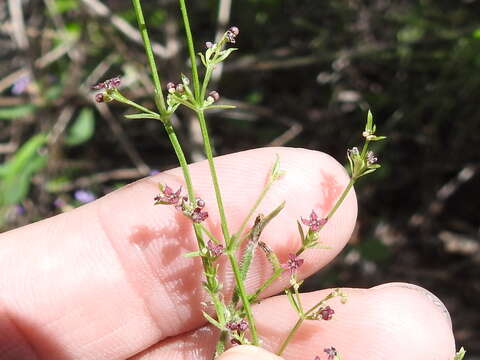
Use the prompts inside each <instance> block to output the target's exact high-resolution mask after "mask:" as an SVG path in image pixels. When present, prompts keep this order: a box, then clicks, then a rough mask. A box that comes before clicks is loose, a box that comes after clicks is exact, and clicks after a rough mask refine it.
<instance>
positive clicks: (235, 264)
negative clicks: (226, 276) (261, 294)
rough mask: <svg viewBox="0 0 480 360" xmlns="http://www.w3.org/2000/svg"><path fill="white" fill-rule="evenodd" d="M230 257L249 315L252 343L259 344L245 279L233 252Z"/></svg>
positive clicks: (239, 290) (244, 306)
mask: <svg viewBox="0 0 480 360" xmlns="http://www.w3.org/2000/svg"><path fill="white" fill-rule="evenodd" d="M228 258H229V260H230V264H231V265H232V270H233V273H234V275H235V282H236V283H237V288H238V295H239V296H240V299H241V300H242V304H243V308H244V309H245V313H246V315H247V321H248V326H249V329H250V334H251V335H252V343H253V345H257V346H258V344H259V342H258V334H257V328H256V326H255V320H254V319H253V313H252V308H251V306H250V302H249V299H248V295H247V291H246V289H245V284H244V283H243V280H242V278H241V275H240V269H239V267H238V262H237V259H236V258H235V256H234V255H233V254H232V253H229V254H228Z"/></svg>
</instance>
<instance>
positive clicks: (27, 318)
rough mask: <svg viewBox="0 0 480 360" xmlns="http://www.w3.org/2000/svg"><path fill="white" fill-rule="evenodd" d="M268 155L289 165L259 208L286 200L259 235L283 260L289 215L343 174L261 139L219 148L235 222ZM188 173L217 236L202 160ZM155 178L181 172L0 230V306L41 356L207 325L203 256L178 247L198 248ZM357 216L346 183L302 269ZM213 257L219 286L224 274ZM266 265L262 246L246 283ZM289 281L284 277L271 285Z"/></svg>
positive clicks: (227, 275)
mask: <svg viewBox="0 0 480 360" xmlns="http://www.w3.org/2000/svg"><path fill="white" fill-rule="evenodd" d="M276 154H278V155H279V156H280V159H281V162H282V168H283V169H284V170H286V175H285V176H284V177H283V178H282V179H281V180H280V181H279V182H278V183H277V184H275V185H274V186H273V188H272V190H271V191H270V193H269V194H268V195H267V197H266V199H265V201H264V202H263V203H262V205H261V207H260V209H259V211H263V212H268V211H271V210H272V209H273V208H275V207H276V206H277V205H278V204H279V203H280V202H281V201H283V200H286V201H287V205H286V207H285V209H284V211H283V212H282V213H281V214H280V215H279V217H278V218H276V219H275V220H274V221H272V223H271V225H269V227H268V228H267V229H266V230H265V233H264V234H263V235H262V239H263V240H264V241H266V242H267V243H269V244H270V246H271V247H272V248H273V249H274V251H276V252H277V253H278V254H279V256H280V258H281V259H285V258H286V256H287V254H288V253H289V252H293V251H295V250H296V249H297V248H298V246H299V238H298V235H297V234H296V231H297V230H296V225H295V219H298V218H299V217H300V216H306V215H308V213H309V212H310V211H311V209H312V208H314V209H316V210H317V211H319V212H320V213H321V214H322V215H323V214H325V213H326V212H327V211H328V210H329V209H330V208H331V207H332V206H333V203H334V201H335V200H336V198H337V197H338V195H339V193H340V192H341V190H342V189H343V188H344V187H345V186H346V183H347V181H348V179H347V176H346V174H345V172H344V170H343V168H342V167H341V166H340V165H339V164H338V163H337V162H336V161H335V160H333V159H332V158H331V157H329V156H327V155H325V154H321V153H318V152H313V151H306V150H300V149H286V148H277V149H273V148H270V149H258V150H253V151H247V152H243V153H239V154H233V155H229V156H225V157H220V158H218V159H217V167H218V174H219V178H220V184H221V187H222V189H223V193H224V203H225V207H226V211H227V214H228V221H229V225H230V227H231V228H232V229H237V228H238V227H239V224H240V222H241V221H242V218H243V217H244V216H245V214H246V213H247V212H248V210H249V208H250V207H251V205H252V204H253V203H254V201H255V199H256V197H257V196H258V194H259V193H260V191H261V189H262V187H263V185H264V183H265V180H266V177H267V173H268V171H270V169H271V166H272V163H273V161H274V159H275V156H276ZM191 171H192V177H193V181H194V184H195V189H196V191H197V194H198V195H199V196H201V197H202V198H203V199H204V200H205V201H206V203H207V207H206V209H207V210H208V211H209V213H210V217H209V219H208V222H207V224H206V225H207V226H209V227H210V230H211V231H212V232H213V233H214V234H216V235H217V236H220V234H221V231H220V226H219V225H220V224H219V222H218V220H217V219H218V214H217V210H216V207H215V200H214V199H215V196H214V194H213V190H212V186H211V180H210V175H209V172H208V166H207V164H206V163H205V162H203V163H199V164H194V165H192V167H191ZM158 182H162V183H168V184H169V185H171V186H175V185H176V184H180V183H181V172H180V170H179V169H176V170H172V171H169V172H167V173H164V174H161V175H158V176H157V177H155V178H154V179H151V178H150V179H146V180H143V181H139V182H137V183H134V184H131V185H129V186H126V187H125V188H123V189H122V190H120V191H117V192H115V193H113V194H111V195H108V196H106V197H104V198H102V199H100V200H99V201H97V202H95V203H92V204H89V205H87V206H84V207H81V208H79V209H77V210H75V211H72V212H69V213H66V214H63V215H61V216H58V217H55V218H52V219H48V220H45V221H42V222H39V223H37V224H33V225H30V226H27V227H24V228H21V229H18V230H16V231H12V232H10V233H7V234H5V235H3V237H2V239H0V244H1V248H0V274H1V275H0V276H1V278H0V279H1V281H0V296H1V299H2V302H3V306H4V309H5V311H6V312H7V313H8V314H9V316H10V320H11V321H13V322H14V323H15V325H16V327H17V328H18V329H20V331H21V333H23V334H24V337H25V338H26V339H27V340H28V342H29V343H30V346H31V348H32V349H33V350H34V351H35V352H36V353H37V354H39V357H41V356H45V355H46V354H48V356H49V358H59V359H60V358H65V359H67V358H75V359H77V358H82V359H90V358H91V359H97V360H100V359H117V358H119V359H121V358H125V357H128V356H130V355H132V354H135V353H137V352H139V351H141V350H142V349H145V348H147V347H149V346H150V345H152V344H154V343H156V342H158V341H159V340H161V339H164V338H166V337H168V336H173V335H176V334H179V333H182V332H185V331H188V330H191V329H193V328H195V327H196V326H199V325H200V324H202V323H204V320H203V317H202V314H201V310H202V307H201V305H200V303H201V302H202V301H204V300H206V297H205V294H204V290H203V288H202V285H201V282H202V268H201V262H200V261H199V260H198V259H186V258H184V257H183V256H182V254H184V253H186V252H189V251H192V250H195V249H196V241H195V238H194V236H193V233H192V228H191V223H190V222H189V220H188V219H186V218H185V217H184V216H183V215H181V214H179V213H178V212H176V211H175V209H173V207H168V206H155V207H154V206H153V205H152V203H153V196H154V195H155V194H156V193H157V192H158V186H157V184H158ZM355 217H356V200H355V194H354V192H353V191H351V192H350V193H349V196H348V197H347V199H346V201H345V203H344V204H343V205H342V207H341V208H340V209H339V211H338V213H337V215H336V216H335V217H334V218H333V219H332V220H331V221H330V222H329V223H328V224H327V225H326V227H325V229H324V230H322V236H323V239H324V241H325V242H326V243H328V244H329V245H330V246H332V249H331V250H329V251H324V250H323V251H319V250H312V251H309V253H308V255H307V256H306V264H305V265H304V266H303V267H302V268H301V272H300V275H301V276H302V277H304V276H307V275H309V274H311V273H312V272H314V271H316V270H317V269H318V268H320V267H321V266H323V265H324V264H326V263H327V262H329V261H330V260H331V259H332V258H333V257H334V256H335V255H336V254H337V253H338V252H339V251H340V249H341V248H342V247H343V246H344V244H345V243H346V241H347V240H348V238H349V236H350V234H351V232H352V229H353V224H354V221H355ZM221 262H222V267H221V273H222V274H221V277H222V281H223V282H224V284H225V291H227V292H228V291H231V289H232V284H233V280H232V278H233V277H232V274H231V272H230V271H229V270H228V267H226V266H223V265H225V264H224V263H225V261H224V260H222V261H221ZM269 273H270V266H269V264H268V263H267V262H266V261H265V260H264V258H263V257H262V256H260V255H259V256H258V261H257V260H255V262H254V265H253V267H252V272H251V276H250V277H249V279H248V281H247V285H248V288H249V289H250V290H253V289H255V288H256V287H257V286H258V285H259V284H260V283H261V282H262V281H263V280H264V279H265V278H267V276H268V275H269ZM287 282H288V279H287V278H285V279H282V280H281V281H279V282H278V283H277V284H275V285H274V286H272V288H271V289H270V293H273V292H277V291H279V290H280V289H281V287H282V286H284V285H285V284H286V283H287ZM266 294H268V292H266ZM52 354H55V356H56V357H55V356H53V355H52Z"/></svg>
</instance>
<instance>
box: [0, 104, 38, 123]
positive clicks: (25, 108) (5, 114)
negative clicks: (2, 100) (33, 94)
mask: <svg viewBox="0 0 480 360" xmlns="http://www.w3.org/2000/svg"><path fill="white" fill-rule="evenodd" d="M34 111H35V105H32V104H25V105H19V106H13V107H4V108H0V120H10V121H11V120H15V119H19V118H23V117H25V116H28V115H32V114H33V112H34Z"/></svg>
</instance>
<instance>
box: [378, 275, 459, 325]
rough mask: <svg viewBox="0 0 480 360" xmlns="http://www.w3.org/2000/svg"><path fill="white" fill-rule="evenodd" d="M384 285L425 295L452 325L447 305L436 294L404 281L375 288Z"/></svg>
mask: <svg viewBox="0 0 480 360" xmlns="http://www.w3.org/2000/svg"><path fill="white" fill-rule="evenodd" d="M383 287H396V288H402V289H409V290H413V291H415V292H417V293H420V294H422V295H424V296H425V297H426V298H427V299H429V300H430V301H431V302H432V303H433V304H434V305H435V306H436V307H437V308H438V310H440V312H441V313H442V314H443V315H444V316H445V318H446V320H447V322H448V324H449V325H450V327H452V318H451V317H450V313H449V312H448V310H447V308H446V306H445V305H444V304H443V302H442V301H441V300H440V299H439V298H438V297H437V296H436V295H434V294H433V293H431V292H430V291H428V290H427V289H425V288H423V287H421V286H418V285H415V284H409V283H402V282H395V283H388V284H383V285H379V286H376V287H375V288H383Z"/></svg>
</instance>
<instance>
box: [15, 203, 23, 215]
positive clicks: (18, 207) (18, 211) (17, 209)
mask: <svg viewBox="0 0 480 360" xmlns="http://www.w3.org/2000/svg"><path fill="white" fill-rule="evenodd" d="M25 212H26V211H25V208H24V207H23V206H22V205H20V204H17V205H15V214H17V215H24V214H25Z"/></svg>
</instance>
